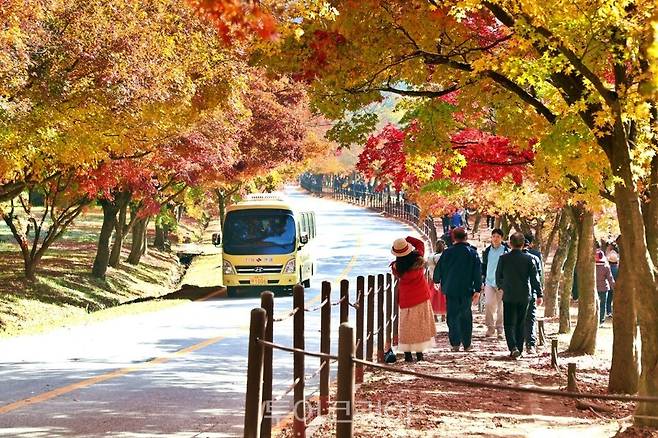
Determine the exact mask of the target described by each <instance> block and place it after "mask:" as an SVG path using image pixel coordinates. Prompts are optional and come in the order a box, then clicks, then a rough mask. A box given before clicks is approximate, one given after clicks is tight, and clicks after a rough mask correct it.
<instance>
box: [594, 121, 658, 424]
mask: <svg viewBox="0 0 658 438" xmlns="http://www.w3.org/2000/svg"><path fill="white" fill-rule="evenodd" d="M613 132H614V137H612V138H609V139H608V141H609V144H608V147H607V149H605V151H606V153H607V155H608V159H609V161H610V166H611V168H612V172H613V175H614V176H615V177H617V178H618V179H617V180H616V184H615V205H616V207H617V218H618V219H619V228H620V229H621V230H622V235H621V238H620V239H619V243H620V247H621V249H620V251H621V254H625V257H626V258H627V259H626V261H625V262H626V263H632V270H633V274H632V276H631V281H632V282H633V283H634V284H633V286H632V287H631V288H627V291H629V293H634V295H635V296H634V302H636V303H638V304H639V303H641V305H638V306H636V307H635V309H636V311H637V314H638V319H639V322H640V336H641V339H642V352H641V362H640V364H641V370H642V371H641V374H640V380H639V382H638V393H639V394H640V395H649V396H654V397H655V396H658V299H656V290H658V283H657V281H656V280H657V279H656V276H655V273H654V269H655V267H654V264H653V261H652V256H651V255H650V254H649V246H648V244H647V239H646V237H647V236H646V233H647V226H648V227H652V228H651V229H652V230H653V229H654V228H653V227H655V226H656V225H655V224H645V222H644V217H643V216H642V208H641V202H640V195H639V192H638V189H637V187H636V185H635V181H634V178H633V172H632V169H631V152H630V145H629V144H628V141H627V138H626V131H625V129H624V124H623V121H622V120H621V118H620V117H619V116H617V117H616V119H615V126H614V131H613ZM599 141H602V139H600V140H599ZM631 259H632V261H630V260H631ZM619 263H620V266H619V268H620V270H621V269H622V266H621V264H622V263H624V261H623V260H621V258H620V262H619ZM629 269H630V268H629ZM625 281H626V282H627V283H628V280H625ZM623 293H624V292H622V294H623ZM621 303H622V304H621V305H622V314H624V313H626V312H627V311H626V310H623V307H624V302H623V301H622V302H621ZM618 304H619V301H618ZM618 310H619V309H615V312H617V311H618ZM613 323H614V322H613ZM618 359H619V358H618ZM635 423H636V424H638V425H642V426H651V427H658V403H648V402H639V403H638V404H637V408H636V410H635Z"/></svg>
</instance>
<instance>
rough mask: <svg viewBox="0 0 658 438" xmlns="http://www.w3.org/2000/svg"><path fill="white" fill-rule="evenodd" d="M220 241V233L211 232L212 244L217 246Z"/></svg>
mask: <svg viewBox="0 0 658 438" xmlns="http://www.w3.org/2000/svg"><path fill="white" fill-rule="evenodd" d="M220 243H222V235H221V234H219V233H213V235H212V244H213V245H215V246H217V245H219V244H220Z"/></svg>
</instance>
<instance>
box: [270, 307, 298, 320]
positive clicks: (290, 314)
mask: <svg viewBox="0 0 658 438" xmlns="http://www.w3.org/2000/svg"><path fill="white" fill-rule="evenodd" d="M298 311H299V307H295V308H294V309H292V310H291V311H290V312H288V313H287V314H286V315H283V316H279V317H276V318H272V321H273V322H281V321H285V320H286V319H288V318H292V317H293V316H295V313H297V312H298Z"/></svg>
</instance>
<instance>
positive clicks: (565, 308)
mask: <svg viewBox="0 0 658 438" xmlns="http://www.w3.org/2000/svg"><path fill="white" fill-rule="evenodd" d="M564 214H565V215H566V214H568V213H567V212H564ZM570 237H571V241H570V242H569V251H568V252H567V260H566V262H565V263H564V271H563V272H562V280H561V281H560V328H559V333H569V332H570V331H571V313H570V311H571V292H572V290H573V274H574V271H575V270H576V261H577V260H578V232H577V231H576V227H575V226H574V227H572V228H571V236H570Z"/></svg>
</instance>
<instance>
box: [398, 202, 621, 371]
mask: <svg viewBox="0 0 658 438" xmlns="http://www.w3.org/2000/svg"><path fill="white" fill-rule="evenodd" d="M457 216H460V212H459V211H458V210H455V211H454V216H453V218H454V221H455V224H457V222H458V221H459V219H457ZM448 227H449V228H448V231H447V232H446V234H444V236H442V238H441V239H440V240H438V242H437V244H436V253H435V254H428V255H425V246H424V244H423V242H422V241H421V240H419V239H416V238H413V237H411V236H408V237H406V238H400V239H397V240H395V242H394V243H393V247H392V249H391V252H392V254H393V255H394V256H396V259H395V261H393V262H392V263H391V268H392V271H393V275H394V276H395V277H396V278H398V279H399V302H400V323H399V324H400V333H399V345H398V351H402V352H404V356H405V361H407V362H412V361H413V360H414V356H413V353H416V360H422V359H423V352H424V351H425V350H426V349H427V348H430V347H432V346H433V345H434V342H433V341H434V338H435V335H436V326H435V322H436V321H438V318H437V317H438V316H439V315H445V318H446V322H447V325H448V339H449V343H450V348H451V350H452V351H454V352H457V351H460V349H462V348H463V350H464V351H471V350H472V349H473V345H472V338H473V335H472V334H473V313H472V308H473V305H474V304H477V303H480V302H481V301H482V303H483V304H484V313H485V315H484V319H485V324H486V327H487V331H486V333H485V337H488V338H493V337H496V338H497V339H499V340H501V341H502V340H505V341H506V343H507V347H508V349H509V356H510V358H512V359H517V358H519V357H521V356H522V355H523V354H524V353H525V354H536V342H537V335H536V320H537V307H538V306H541V305H542V301H543V285H544V260H543V257H542V254H541V252H540V251H539V249H538V247H537V245H536V244H535V239H534V238H533V236H532V235H531V234H523V233H520V232H515V233H512V234H511V235H510V236H509V239H508V240H507V241H505V240H504V237H505V236H504V232H503V230H501V229H500V228H493V229H492V230H491V241H490V244H489V245H487V246H486V248H485V249H484V250H483V251H482V253H481V256H480V253H479V252H478V250H477V248H476V247H475V246H473V245H471V244H470V243H469V242H468V232H467V230H466V229H465V228H464V227H463V226H461V225H458V226H455V225H453V223H452V219H451V222H450V223H449V224H448ZM448 239H449V240H448ZM446 240H448V241H447V242H446ZM595 259H596V289H597V292H598V298H599V304H600V310H599V312H600V323H601V324H603V323H604V321H605V318H606V317H609V316H611V314H612V296H613V290H614V285H615V279H616V277H617V273H618V266H619V253H618V251H617V249H616V246H615V245H614V243H610V244H606V245H605V246H603V245H600V247H598V248H597V249H596V252H595ZM427 271H429V273H430V280H429V281H427V276H426V272H427Z"/></svg>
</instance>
